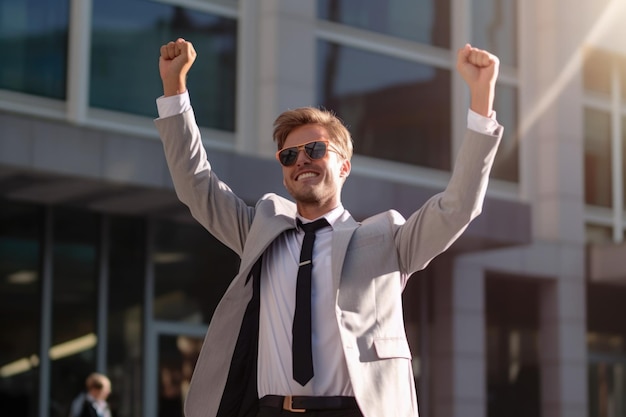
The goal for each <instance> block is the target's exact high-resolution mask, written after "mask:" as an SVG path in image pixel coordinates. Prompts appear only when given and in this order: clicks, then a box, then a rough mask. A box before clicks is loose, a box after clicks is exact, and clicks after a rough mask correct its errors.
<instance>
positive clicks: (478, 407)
mask: <svg viewBox="0 0 626 417" xmlns="http://www.w3.org/2000/svg"><path fill="white" fill-rule="evenodd" d="M437 272H438V274H437V275H438V277H437V279H436V280H435V281H434V285H435V302H434V304H435V321H434V332H433V333H434V337H433V343H434V344H435V346H434V348H433V355H432V357H433V368H434V369H433V371H432V376H433V411H434V413H433V415H435V416H437V417H485V416H486V415H487V383H486V368H487V366H486V361H485V307H484V304H485V302H484V299H485V295H484V292H485V279H484V271H483V268H482V267H481V266H480V265H476V264H471V263H469V262H463V261H461V260H457V261H456V262H455V263H454V268H453V269H451V270H450V271H448V273H441V272H442V271H437Z"/></svg>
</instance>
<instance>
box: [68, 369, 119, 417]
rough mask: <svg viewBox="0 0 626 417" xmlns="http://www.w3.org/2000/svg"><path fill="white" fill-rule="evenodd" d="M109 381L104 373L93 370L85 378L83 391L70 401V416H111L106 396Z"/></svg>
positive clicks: (109, 392) (109, 384)
mask: <svg viewBox="0 0 626 417" xmlns="http://www.w3.org/2000/svg"><path fill="white" fill-rule="evenodd" d="M109 394H111V381H110V380H109V378H107V377H106V375H103V374H100V373H97V372H94V373H92V374H90V375H89V376H88V377H87V379H86V380H85V391H84V392H81V393H80V394H79V395H78V396H77V397H76V398H75V399H74V401H72V405H71V407H70V417H111V410H110V409H109V404H108V403H107V398H108V397H109Z"/></svg>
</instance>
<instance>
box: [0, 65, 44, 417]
mask: <svg viewBox="0 0 626 417" xmlns="http://www.w3.org/2000/svg"><path fill="white" fill-rule="evenodd" d="M3 62H6V61H3ZM41 219H42V216H41V212H40V210H38V209H37V208H36V207H34V206H32V205H26V204H20V203H14V202H9V201H6V200H0V317H2V320H0V334H1V335H2V337H1V338H0V404H2V415H6V416H17V417H35V416H37V415H39V413H38V403H39V395H38V389H37V388H38V384H39V367H38V365H39V332H40V327H41V320H40V315H41V309H40V305H41V292H40V285H41V282H40V267H39V258H40V256H41V253H40V251H41V246H40V243H39V239H40V236H41V233H42V227H41Z"/></svg>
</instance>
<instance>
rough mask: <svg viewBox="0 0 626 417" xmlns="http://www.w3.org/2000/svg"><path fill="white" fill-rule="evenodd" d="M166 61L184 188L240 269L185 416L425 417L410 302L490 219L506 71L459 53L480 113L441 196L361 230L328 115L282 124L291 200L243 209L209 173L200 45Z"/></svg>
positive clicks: (268, 197) (340, 139)
mask: <svg viewBox="0 0 626 417" xmlns="http://www.w3.org/2000/svg"><path fill="white" fill-rule="evenodd" d="M160 52H161V54H160V59H159V71H160V75H161V80H162V82H163V96H162V97H160V98H158V99H157V107H158V111H159V118H158V119H156V120H155V124H156V126H157V129H158V130H159V134H160V136H161V140H162V142H163V147H164V151H165V157H166V160H167V163H168V166H169V170H170V173H171V176H172V179H173V182H174V188H175V190H176V193H177V195H178V197H179V199H180V200H181V201H182V202H183V203H185V204H186V205H187V206H188V207H189V209H190V211H191V213H192V215H193V216H194V217H195V219H196V220H197V221H198V222H199V223H200V224H202V225H203V226H204V227H205V228H206V229H207V230H208V231H209V232H210V233H211V234H213V235H214V236H215V237H216V238H217V239H219V240H220V241H221V242H222V243H224V244H225V245H226V246H228V247H229V248H231V249H232V250H233V251H234V252H235V253H236V254H237V255H239V257H240V258H241V263H240V266H239V272H238V274H237V276H236V277H234V278H233V281H232V282H231V285H230V286H229V288H228V290H227V291H226V293H225V295H224V296H223V298H222V300H221V301H220V303H219V305H218V307H217V309H216V310H215V313H214V315H213V318H212V320H211V324H210V325H209V329H208V332H207V336H206V338H205V340H204V345H203V347H202V351H201V353H200V356H199V358H198V361H197V363H196V366H195V369H194V373H193V377H192V380H191V385H190V388H189V393H188V396H187V399H186V402H185V415H186V416H187V417H215V416H218V417H226V416H228V417H243V416H245V417H274V416H276V417H277V416H291V415H293V416H298V415H303V414H300V413H304V415H309V416H315V417H339V416H341V417H360V416H364V417H392V416H393V417H417V415H418V408H417V395H416V391H415V383H414V377H413V371H412V367H411V352H410V350H409V345H408V341H407V338H406V332H405V329H404V319H403V314H402V291H403V290H404V288H405V286H406V283H407V281H408V279H409V278H410V277H411V275H412V274H413V273H414V272H416V271H419V270H421V269H423V268H425V267H426V266H427V265H428V263H429V262H430V261H431V260H432V259H433V258H434V257H435V256H437V255H439V254H440V253H441V252H443V251H445V250H446V249H447V248H448V247H449V246H450V245H451V244H452V243H453V242H454V241H455V240H456V239H457V238H458V237H459V236H460V235H461V233H463V231H464V230H465V229H466V227H467V226H468V224H469V223H470V222H471V221H472V219H474V218H475V217H476V216H478V215H479V214H480V212H481V210H482V205H483V200H484V196H485V191H486V188H487V183H488V176H489V172H490V170H491V166H492V164H493V160H494V157H495V154H496V150H497V147H498V143H499V141H500V139H501V137H502V132H503V128H502V126H500V125H499V124H498V123H497V121H496V119H495V112H494V111H493V109H492V105H493V99H494V90H495V84H496V77H497V74H498V65H499V61H498V58H497V57H495V56H493V55H492V54H490V53H488V52H487V51H484V50H481V49H478V48H474V47H472V46H471V45H469V44H468V45H465V46H464V47H463V48H461V49H459V51H458V52H457V62H456V66H457V71H458V72H459V74H460V75H461V77H462V78H463V79H464V80H465V82H466V83H467V85H468V87H469V90H470V95H471V102H470V109H469V112H468V124H467V126H468V128H467V129H466V131H465V139H464V141H463V143H462V145H461V147H460V149H459V152H458V156H457V161H456V164H455V167H454V171H453V174H452V176H451V178H450V181H449V183H448V186H447V187H446V189H445V190H444V191H442V192H441V193H438V194H436V195H434V196H433V197H431V199H430V200H428V201H427V202H426V203H424V204H423V205H422V206H421V207H416V210H415V211H414V212H413V214H411V215H410V216H409V217H408V218H407V219H405V218H404V217H403V216H402V215H400V213H398V212H397V211H395V210H389V211H386V212H383V213H380V214H378V215H375V216H372V217H370V218H367V219H364V220H363V221H360V222H357V221H356V220H355V219H354V218H353V217H352V216H351V215H350V213H349V212H348V211H347V210H346V209H345V208H344V207H343V205H342V203H341V190H342V187H343V184H344V182H345V181H346V179H347V178H348V176H349V174H350V169H351V162H350V159H351V157H352V152H353V150H352V139H351V137H350V133H349V132H348V130H347V129H346V127H345V126H344V125H343V123H342V122H341V120H340V119H338V118H337V117H336V116H335V115H334V114H333V113H332V112H330V111H326V110H321V109H318V108H314V107H303V108H297V109H292V110H287V111H285V112H283V113H282V114H280V115H279V116H278V118H277V119H276V121H275V123H274V141H275V142H276V145H277V150H278V152H277V153H276V159H277V160H278V163H279V164H280V165H279V166H280V168H281V169H282V174H283V183H284V185H285V188H286V189H287V191H288V193H289V194H290V195H291V197H292V198H293V200H294V201H291V200H289V199H286V198H284V197H282V196H279V195H276V194H265V195H264V196H263V197H261V199H260V200H258V201H257V202H256V204H248V202H246V201H244V200H243V199H241V198H240V197H238V196H237V195H236V194H235V193H234V191H233V190H231V189H230V188H229V187H228V185H226V184H225V183H224V182H222V181H221V180H220V179H219V178H218V176H217V175H216V173H215V172H214V171H213V169H212V166H211V164H210V162H209V160H208V159H207V154H206V151H205V148H204V146H203V144H202V140H201V137H200V130H199V128H198V126H197V124H196V121H195V117H194V114H193V109H192V108H191V101H190V98H189V94H188V92H187V86H186V78H187V73H188V71H189V69H190V68H191V66H192V65H193V62H194V61H195V59H196V51H195V49H194V47H193V45H192V44H191V42H188V41H186V40H184V39H178V40H176V41H173V42H169V43H167V44H165V45H163V46H161V51H160ZM441 139H442V140H448V139H449V138H441ZM388 140H389V141H392V140H394V138H393V137H390V138H388ZM415 140H419V138H415ZM229 168H230V169H232V170H233V171H240V172H241V175H247V176H250V177H254V175H255V173H254V172H250V171H249V167H247V166H239V165H237V166H232V167H229ZM364 192H368V191H364ZM407 198H410V197H407ZM301 248H302V249H301Z"/></svg>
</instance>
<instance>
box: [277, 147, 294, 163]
mask: <svg viewBox="0 0 626 417" xmlns="http://www.w3.org/2000/svg"><path fill="white" fill-rule="evenodd" d="M297 158H298V148H287V149H283V150H282V151H280V153H279V154H278V159H279V160H280V163H281V164H283V165H284V166H289V165H293V164H295V163H296V159H297Z"/></svg>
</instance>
